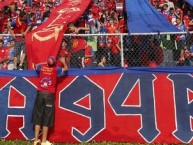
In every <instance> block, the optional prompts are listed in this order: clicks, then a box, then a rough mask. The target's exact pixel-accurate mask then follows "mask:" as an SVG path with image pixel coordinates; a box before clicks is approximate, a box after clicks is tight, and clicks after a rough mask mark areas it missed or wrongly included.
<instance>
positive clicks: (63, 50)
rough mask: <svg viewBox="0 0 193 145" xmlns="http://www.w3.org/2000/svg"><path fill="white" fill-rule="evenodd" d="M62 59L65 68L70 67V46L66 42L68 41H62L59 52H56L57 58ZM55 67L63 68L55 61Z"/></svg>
mask: <svg viewBox="0 0 193 145" xmlns="http://www.w3.org/2000/svg"><path fill="white" fill-rule="evenodd" d="M60 57H63V58H65V60H66V64H67V66H70V59H71V46H70V44H69V42H68V39H65V38H64V39H63V40H62V44H61V47H60V50H59V52H58V58H60ZM57 66H58V67H63V64H62V63H61V62H60V61H59V60H57Z"/></svg>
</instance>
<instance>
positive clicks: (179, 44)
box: [176, 18, 187, 55]
mask: <svg viewBox="0 0 193 145" xmlns="http://www.w3.org/2000/svg"><path fill="white" fill-rule="evenodd" d="M176 22H177V25H176V27H177V28H178V29H179V30H180V31H181V32H186V31H187V29H186V27H185V25H184V24H183V23H182V22H181V20H180V19H179V18H178V19H177V21H176ZM176 42H177V47H178V50H180V54H181V55H182V53H183V48H184V47H185V42H186V35H185V34H181V35H177V36H176Z"/></svg>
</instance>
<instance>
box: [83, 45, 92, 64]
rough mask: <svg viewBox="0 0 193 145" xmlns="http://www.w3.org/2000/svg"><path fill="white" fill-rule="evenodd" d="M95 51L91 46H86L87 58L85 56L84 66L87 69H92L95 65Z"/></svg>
mask: <svg viewBox="0 0 193 145" xmlns="http://www.w3.org/2000/svg"><path fill="white" fill-rule="evenodd" d="M93 57H94V51H93V48H92V46H91V45H89V44H88V42H87V44H86V47H85V56H84V65H85V67H90V66H92V64H93Z"/></svg>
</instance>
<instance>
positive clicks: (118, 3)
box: [0, 0, 127, 70]
mask: <svg viewBox="0 0 193 145" xmlns="http://www.w3.org/2000/svg"><path fill="white" fill-rule="evenodd" d="M61 2H62V0H32V1H31V0H30V1H28V0H21V1H20V2H19V3H18V2H17V1H13V2H12V3H10V5H8V6H5V7H4V8H3V9H2V10H0V34H2V35H0V40H1V43H2V44H3V45H1V46H0V50H1V51H0V53H1V54H0V56H1V58H0V63H1V64H2V66H4V67H0V69H8V70H12V69H27V65H26V64H27V63H26V47H25V35H26V33H28V32H29V31H31V30H32V29H33V28H34V27H37V26H38V25H41V24H42V23H44V22H45V21H46V20H47V19H48V18H49V16H50V14H51V12H52V11H53V9H55V8H56V7H57V6H58V5H59V4H60V3H61ZM124 5H125V4H124V0H115V1H114V0H92V1H91V3H90V5H89V7H88V8H87V9H86V11H85V13H84V14H83V15H82V17H81V18H80V19H79V20H78V21H77V23H75V24H74V25H75V27H77V28H79V29H81V28H83V27H84V28H85V31H84V30H83V31H84V32H83V31H82V30H78V31H77V32H78V33H82V32H83V33H90V34H100V33H101V34H104V33H119V32H120V33H125V32H127V27H126V23H125V11H124ZM77 32H75V31H74V32H73V31H71V32H70V31H67V32H66V33H77ZM7 34H11V36H10V35H7ZM16 34H22V37H17V36H16ZM99 39H100V38H99ZM109 39H110V37H109ZM106 40H107V38H106ZM72 41H74V40H72ZM84 41H85V42H84ZM84 41H81V42H83V43H84V44H85V45H84V44H83V45H82V47H83V48H81V49H84V50H85V51H84V54H82V56H83V57H82V58H81V59H83V60H81V65H80V64H78V66H77V65H74V66H73V62H75V60H73V58H74V56H76V54H74V53H75V52H76V48H73V47H71V46H74V45H73V42H71V43H69V44H68V45H71V46H70V47H68V48H70V49H71V50H69V49H68V50H67V52H65V53H69V55H68V56H69V57H70V58H71V57H72V61H71V59H70V58H69V65H70V66H71V67H86V66H90V65H91V63H92V62H91V60H92V57H94V54H93V50H92V48H91V46H87V45H86V44H87V43H86V40H84ZM111 41H112V40H111ZM10 43H13V45H14V46H12V49H9V47H10V46H9V45H10ZM105 43H106V42H105ZM62 47H63V46H62V44H61V49H62ZM77 49H79V48H77ZM8 50H9V51H8ZM63 50H64V49H63ZM91 51H92V52H91ZM5 52H6V53H5ZM59 54H60V52H59ZM60 55H61V54H60ZM10 66H11V67H10Z"/></svg>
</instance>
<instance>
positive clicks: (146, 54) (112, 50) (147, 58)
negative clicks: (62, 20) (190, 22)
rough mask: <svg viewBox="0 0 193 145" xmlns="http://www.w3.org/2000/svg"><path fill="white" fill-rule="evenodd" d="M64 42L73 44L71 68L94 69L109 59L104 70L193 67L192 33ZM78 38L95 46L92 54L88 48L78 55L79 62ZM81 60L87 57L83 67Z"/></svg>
mask: <svg viewBox="0 0 193 145" xmlns="http://www.w3.org/2000/svg"><path fill="white" fill-rule="evenodd" d="M65 39H68V41H69V40H70V42H71V43H70V44H69V45H71V46H70V47H69V48H70V49H71V51H72V57H71V61H70V64H72V63H73V65H70V66H71V67H95V66H98V64H99V63H100V62H101V60H103V58H105V59H106V62H105V63H104V64H105V67H108V66H122V67H157V66H160V67H168V66H184V65H188V66H191V65H192V58H193V57H192V56H193V55H192V54H193V48H192V46H193V41H192V39H193V37H192V34H185V33H184V34H153V35H92V36H73V37H72V36H65ZM76 39H84V40H85V41H86V42H85V43H86V44H87V45H90V46H91V47H92V50H90V51H89V50H87V47H86V49H85V52H82V53H84V54H76V55H77V56H76V58H79V59H80V61H77V60H78V59H76V58H74V55H73V53H74V52H73V49H74V47H75V45H76ZM91 54H92V55H91ZM87 55H91V56H90V57H87ZM82 57H85V58H84V60H85V61H84V65H81V58H82ZM74 59H75V60H76V61H74ZM89 59H90V63H88V64H87V61H86V60H89ZM76 62H79V65H77V66H76V65H74V63H76Z"/></svg>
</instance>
